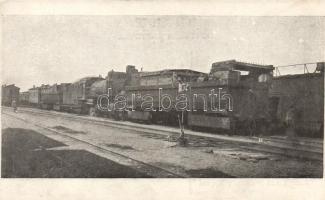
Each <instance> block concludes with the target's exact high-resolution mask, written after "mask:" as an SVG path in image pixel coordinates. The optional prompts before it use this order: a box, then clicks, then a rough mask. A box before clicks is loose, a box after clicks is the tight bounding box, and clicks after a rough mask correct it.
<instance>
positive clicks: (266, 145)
mask: <svg viewBox="0 0 325 200" xmlns="http://www.w3.org/2000/svg"><path fill="white" fill-rule="evenodd" d="M20 112H27V113H32V114H37V115H42V116H52V117H53V116H55V117H64V118H66V119H71V120H74V121H81V122H83V123H90V124H96V125H102V126H107V127H112V128H118V129H122V130H131V131H132V132H136V133H138V134H142V135H144V136H147V137H150V138H154V139H161V140H167V136H169V137H170V138H172V140H176V138H177V136H178V134H179V133H178V132H175V131H170V130H161V129H159V130H157V129H155V128H151V127H147V126H141V127H139V125H134V124H132V123H127V124H126V123H123V122H116V121H112V120H106V119H105V120H101V119H95V118H90V117H86V116H79V115H76V114H66V113H56V112H49V111H43V110H37V111H36V110H35V109H29V108H28V109H26V108H23V109H21V110H20ZM187 137H188V139H189V145H191V146H194V147H201V146H202V147H203V146H204V147H220V145H221V143H222V142H225V141H226V142H231V143H233V144H234V143H235V144H238V147H239V148H241V149H246V150H252V151H256V152H267V153H272V154H280V155H284V156H289V157H297V158H307V159H315V160H322V159H323V142H322V141H315V140H304V141H299V140H286V139H284V138H281V137H268V138H263V142H262V143H261V142H259V141H258V140H257V139H256V138H255V139H254V138H252V139H240V140H237V139H234V138H232V137H228V138H226V137H223V136H221V139H220V138H219V139H218V138H215V136H212V135H211V137H209V136H208V134H204V135H203V136H200V135H192V134H188V133H187ZM218 137H219V136H218Z"/></svg>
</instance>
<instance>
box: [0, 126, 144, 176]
mask: <svg viewBox="0 0 325 200" xmlns="http://www.w3.org/2000/svg"><path fill="white" fill-rule="evenodd" d="M59 146H65V145H64V144H63V143H60V142H58V141H55V140H52V139H50V138H48V137H46V136H44V135H42V134H40V133H38V132H35V131H33V130H30V129H18V128H7V129H3V130H2V160H1V166H2V167H1V176H2V178H42V177H43V178H125V177H128V178H140V177H148V175H146V174H143V173H140V172H138V171H136V170H133V169H131V168H129V167H126V166H123V165H120V164H118V163H115V162H113V161H111V160H108V159H105V158H102V157H99V156H97V155H95V154H92V153H90V152H88V151H84V150H47V148H53V147H59Z"/></svg>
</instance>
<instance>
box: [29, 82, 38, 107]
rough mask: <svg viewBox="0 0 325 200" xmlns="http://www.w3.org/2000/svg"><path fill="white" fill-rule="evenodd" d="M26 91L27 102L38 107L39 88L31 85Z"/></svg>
mask: <svg viewBox="0 0 325 200" xmlns="http://www.w3.org/2000/svg"><path fill="white" fill-rule="evenodd" d="M28 93H29V95H28V103H29V104H30V105H31V106H34V107H39V106H40V103H41V88H40V87H35V86H33V88H30V89H29V90H28Z"/></svg>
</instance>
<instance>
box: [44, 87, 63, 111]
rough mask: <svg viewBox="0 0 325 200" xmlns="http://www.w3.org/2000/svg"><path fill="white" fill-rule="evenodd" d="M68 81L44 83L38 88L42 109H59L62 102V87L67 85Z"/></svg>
mask: <svg viewBox="0 0 325 200" xmlns="http://www.w3.org/2000/svg"><path fill="white" fill-rule="evenodd" d="M68 85H69V84H68V83H62V84H54V85H46V86H43V87H41V88H40V92H41V101H40V107H41V108H42V109H48V110H50V109H54V110H60V105H61V104H62V103H63V91H62V88H63V87H66V86H68Z"/></svg>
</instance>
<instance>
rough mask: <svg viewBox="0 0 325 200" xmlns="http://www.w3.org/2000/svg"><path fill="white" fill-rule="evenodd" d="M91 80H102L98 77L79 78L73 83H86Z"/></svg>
mask: <svg viewBox="0 0 325 200" xmlns="http://www.w3.org/2000/svg"><path fill="white" fill-rule="evenodd" d="M92 79H95V80H96V79H98V80H103V79H104V78H102V77H98V76H86V77H83V78H80V79H78V80H76V81H75V82H74V83H78V82H84V81H88V80H92Z"/></svg>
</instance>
